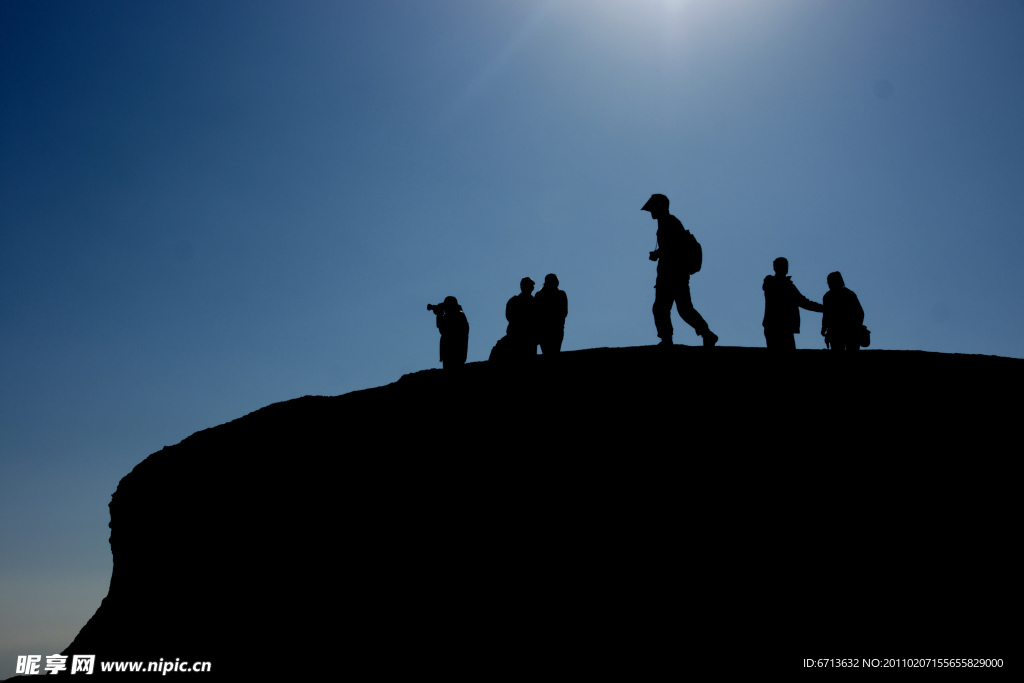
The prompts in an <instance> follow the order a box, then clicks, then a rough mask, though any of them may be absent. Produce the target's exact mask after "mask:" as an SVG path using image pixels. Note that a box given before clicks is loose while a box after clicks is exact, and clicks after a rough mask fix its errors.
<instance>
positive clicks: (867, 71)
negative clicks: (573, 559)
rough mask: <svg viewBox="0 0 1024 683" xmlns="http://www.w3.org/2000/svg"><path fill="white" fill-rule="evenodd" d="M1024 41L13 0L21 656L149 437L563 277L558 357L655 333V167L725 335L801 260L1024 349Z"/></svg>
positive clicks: (648, 12) (951, 14)
mask: <svg viewBox="0 0 1024 683" xmlns="http://www.w3.org/2000/svg"><path fill="white" fill-rule="evenodd" d="M1022 36H1024V2H1021V1H1020V0H989V1H985V2H969V1H967V0H899V1H894V0H856V1H855V2H851V1H844V0H714V1H713V2H712V1H711V0H708V1H697V0H515V1H513V0H344V1H342V0H339V1H337V2H330V1H327V0H323V1H316V2H314V1H297V0H288V1H287V2H285V1H269V0H266V1H261V0H245V1H242V0H237V1H228V0H224V1H217V0H175V1H174V2H171V1H169V0H165V1H154V2H149V1H147V2H142V1H140V0H134V1H130V2H119V1H108V0H90V1H89V2H64V1H52V0H3V1H2V2H0V678H4V677H7V676H10V675H13V674H14V656H15V655H17V654H41V655H46V654H51V653H52V652H56V651H59V650H61V649H63V648H64V647H66V646H67V645H68V643H70V641H71V640H72V638H73V637H74V636H75V634H76V633H77V631H78V629H79V628H81V626H82V625H83V624H84V623H85V621H86V620H87V619H88V618H89V617H90V616H91V615H92V613H93V612H94V611H95V609H96V608H97V607H98V605H99V602H100V599H101V598H102V597H103V596H104V595H105V594H106V591H107V587H108V583H109V578H110V570H111V566H112V562H111V556H110V551H109V545H108V543H107V538H108V536H109V530H108V528H107V522H108V521H109V515H108V510H107V503H108V502H109V500H110V495H111V493H112V492H113V491H114V489H115V488H116V486H117V483H118V481H119V479H120V478H121V477H122V476H124V475H125V474H127V473H128V472H129V471H130V470H131V469H132V467H134V465H135V464H136V463H138V462H139V461H140V460H142V459H143V458H145V457H146V456H147V455H149V454H150V453H152V452H154V451H157V450H160V449H161V448H162V447H164V446H167V445H172V444H175V443H177V442H179V441H181V440H182V439H184V438H185V437H187V436H188V435H189V434H192V433H193V432H196V431H199V430H202V429H205V428H208V427H212V426H215V425H218V424H222V423H224V422H228V421H230V420H232V419H235V418H237V417H241V416H242V415H245V414H246V413H249V412H252V411H254V410H257V409H258V408H261V407H263V406H265V405H268V404H270V403H275V402H278V401H284V400H288V399H292V398H296V397H299V396H303V395H307V394H314V395H316V394H321V395H337V394H343V393H346V392H349V391H353V390H357V389H364V388H367V387H373V386H379V385H383V384H387V383H390V382H393V381H395V380H397V379H398V378H399V377H400V376H401V375H403V374H405V373H408V372H414V371H417V370H421V369H425V368H433V367H439V366H440V364H439V362H438V357H437V353H438V334H437V330H436V328H435V327H434V319H433V318H434V317H433V315H431V314H430V313H428V312H427V311H426V304H427V303H438V302H440V301H441V300H442V299H443V298H444V297H445V296H447V295H454V296H456V297H458V299H459V301H460V303H462V305H463V307H464V310H465V312H466V315H467V317H468V318H469V322H470V326H471V331H470V339H469V360H470V361H481V360H485V359H486V358H487V354H488V353H489V351H490V349H491V346H492V345H493V344H494V342H495V341H496V340H497V339H498V338H499V337H501V336H502V335H503V334H504V330H505V325H506V322H505V319H504V306H505V302H506V300H507V299H508V298H509V297H510V296H512V295H514V294H516V293H517V292H518V283H519V280H520V278H522V277H523V276H525V275H529V276H531V277H532V278H533V279H534V280H536V281H537V282H538V283H539V282H541V280H542V279H543V277H544V275H546V274H547V273H549V272H554V273H557V274H558V276H559V279H560V280H561V283H562V288H563V289H564V290H565V291H566V292H567V293H568V296H569V318H568V320H567V324H566V331H565V343H564V346H563V348H564V349H567V350H572V349H581V348H591V347H605V346H608V347H621V346H638V345H647V344H653V343H656V342H657V338H656V335H655V330H654V324H653V320H652V316H651V310H650V309H651V303H652V302H653V298H654V290H653V289H652V287H653V284H654V276H655V265H654V264H653V263H651V262H650V261H648V260H647V252H648V251H650V250H651V249H653V248H654V241H655V240H654V232H655V228H656V224H655V223H654V222H653V221H652V220H651V219H650V216H649V214H647V213H644V212H641V211H640V207H641V206H642V205H643V204H644V202H645V201H646V199H647V198H648V197H649V196H650V195H651V194H652V193H654V192H659V193H663V194H666V195H667V196H668V197H669V198H670V199H671V201H672V205H671V211H672V213H674V214H675V215H676V216H678V217H679V218H680V219H681V220H682V222H683V224H684V225H686V227H687V228H689V229H690V230H691V231H692V232H694V234H695V235H696V236H697V238H698V239H699V240H700V242H701V244H702V245H703V248H704V267H703V270H702V271H701V272H700V273H699V274H698V275H697V276H695V277H694V279H693V283H692V292H693V300H694V304H695V306H696V307H697V309H698V310H699V311H700V312H701V313H702V314H703V316H704V317H705V318H706V319H707V321H708V322H709V324H710V326H711V329H712V330H714V331H715V332H716V333H717V334H718V335H719V336H720V338H721V341H720V342H719V343H720V344H721V345H723V346H763V345H764V337H763V335H762V328H761V316H762V314H763V310H764V298H763V294H762V291H761V282H762V280H763V278H764V276H765V275H767V274H769V273H770V272H771V263H772V260H773V259H774V258H776V257H777V256H785V257H787V258H788V259H789V262H790V273H791V275H793V280H794V282H795V283H796V284H797V286H798V287H799V288H800V290H801V291H802V292H803V293H804V294H805V295H807V296H808V297H810V298H812V299H814V300H817V301H820V300H821V296H822V294H823V293H824V292H825V291H826V289H827V287H826V284H825V277H826V275H827V274H828V273H829V272H831V271H833V270H839V271H841V272H842V273H843V275H844V276H845V279H846V282H847V285H848V286H849V287H850V288H851V289H853V290H854V291H855V292H856V293H857V294H858V296H859V297H860V300H861V303H862V304H863V306H864V309H865V312H866V320H865V322H866V324H867V326H868V327H869V328H870V329H871V330H872V348H881V349H923V350H927V351H939V352H949V353H970V354H992V355H1002V356H1012V357H1016V358H1024V334H1022V333H1024V324H1022V316H1021V301H1022V298H1024V297H1022V294H1024V278H1022V276H1021V270H1020V266H1019V264H1020V263H1021V261H1022V258H1024V230H1022V227H1024V226H1022V219H1024V125H1022V122H1024V77H1022V73H1024V40H1022V38H1021V37H1022ZM802 317H803V321H804V325H803V333H802V334H800V335H799V336H798V337H797V346H798V347H799V348H807V349H814V348H821V347H822V341H821V337H820V335H819V334H818V328H819V323H820V316H819V315H818V314H814V313H809V312H804V313H802ZM673 320H674V324H676V326H677V334H676V340H677V342H681V343H685V344H698V343H699V341H700V340H699V339H698V338H697V337H696V336H694V335H693V333H692V330H691V329H690V328H688V327H687V326H686V325H685V324H684V323H682V322H681V321H680V320H679V318H678V317H677V316H676V314H675V313H673ZM814 390H816V388H815V387H808V391H814ZM538 398H540V397H538ZM182 495H183V497H184V498H186V500H187V492H183V494H182ZM156 540H158V539H156ZM168 654H169V656H172V657H173V656H174V653H168Z"/></svg>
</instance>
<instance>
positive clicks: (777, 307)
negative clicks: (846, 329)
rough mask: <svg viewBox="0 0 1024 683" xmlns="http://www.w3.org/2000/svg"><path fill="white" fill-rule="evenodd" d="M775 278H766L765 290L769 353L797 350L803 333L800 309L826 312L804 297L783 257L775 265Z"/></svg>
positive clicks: (763, 322) (787, 262) (763, 287)
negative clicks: (798, 338)
mask: <svg viewBox="0 0 1024 683" xmlns="http://www.w3.org/2000/svg"><path fill="white" fill-rule="evenodd" d="M772 268H774V269H775V275H766V276H765V278H764V284H763V285H761V289H763V290H764V320H762V321H761V325H762V326H764V340H765V342H766V343H767V344H768V348H769V349H795V348H796V338H795V337H794V335H797V334H799V333H800V309H801V308H804V309H807V310H808V311H814V312H816V313H821V312H822V306H821V304H818V303H815V302H813V301H811V300H810V299H808V298H807V297H805V296H804V295H803V294H801V293H800V290H798V289H797V288H796V285H794V284H793V278H792V277H791V276H790V275H788V273H789V261H787V260H786V259H784V258H782V257H781V256H780V257H779V258H777V259H775V260H774V261H772Z"/></svg>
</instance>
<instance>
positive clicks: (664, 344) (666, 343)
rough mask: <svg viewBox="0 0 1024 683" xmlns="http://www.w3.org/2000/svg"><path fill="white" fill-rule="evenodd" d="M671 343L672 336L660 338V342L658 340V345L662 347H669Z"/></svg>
mask: <svg viewBox="0 0 1024 683" xmlns="http://www.w3.org/2000/svg"><path fill="white" fill-rule="evenodd" d="M672 345H673V344H672V337H666V338H665V339H662V340H661V341H660V342H658V346H659V347H661V348H663V349H664V348H669V347H670V346H672Z"/></svg>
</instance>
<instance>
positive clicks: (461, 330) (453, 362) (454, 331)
mask: <svg viewBox="0 0 1024 683" xmlns="http://www.w3.org/2000/svg"><path fill="white" fill-rule="evenodd" d="M427 310H429V311H433V312H434V316H435V317H436V318H437V330H438V332H440V333H441V366H442V367H443V368H445V369H449V368H452V367H456V366H459V365H464V364H465V363H466V352H467V351H468V349H469V321H468V320H467V319H466V314H465V313H463V311H462V306H460V305H459V302H458V300H457V299H456V298H455V297H454V296H446V297H445V298H444V301H443V302H442V303H439V304H437V305H432V304H427Z"/></svg>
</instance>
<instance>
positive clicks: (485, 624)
mask: <svg viewBox="0 0 1024 683" xmlns="http://www.w3.org/2000/svg"><path fill="white" fill-rule="evenodd" d="M1022 373H1024V361H1021V360H1016V359H1007V358H997V357H989V356H961V355H946V354H935V353H924V352H900V351H884V350H881V351H864V352H861V353H857V354H848V355H841V354H839V355H837V354H831V353H828V352H825V351H797V352H795V353H791V354H788V355H787V354H770V353H769V352H768V351H767V350H765V349H748V348H729V347H726V348H715V349H702V348H695V347H677V348H674V349H671V350H669V351H665V350H661V349H658V348H655V347H638V348H626V349H592V350H585V351H575V352H568V353H563V354H561V355H559V356H554V357H538V358H537V359H536V361H535V362H531V363H529V364H527V365H524V366H518V367H515V366H513V367H509V366H500V365H495V364H493V363H472V364H469V365H467V366H465V367H464V368H462V369H461V370H459V371H457V372H445V371H442V370H427V371H423V372H418V373H414V374H411V375H406V376H404V377H402V378H401V379H400V380H399V381H397V382H395V383H393V384H390V385H387V386H384V387H379V388H375V389H368V390H364V391H357V392H353V393H349V394H345V395H343V396H337V397H314V396H307V397H304V398H299V399H295V400H291V401H286V402H283V403H278V404H275V405H271V406H268V407H266V408H263V409H261V410H258V411H256V412H254V413H251V414H249V415H246V416H245V417H242V418H240V419H237V420H235V421H233V422H230V423H227V424H224V425H221V426H218V427H214V428H212V429H207V430H204V431H201V432H198V433H196V434H193V435H192V436H190V437H188V438H187V439H185V440H184V441H182V442H181V443H179V444H177V445H175V446H172V447H168V448H164V449H163V450H161V451H159V452H157V453H154V454H152V455H150V456H149V457H147V458H146V459H145V460H143V461H142V462H140V463H139V464H138V465H137V466H136V467H135V468H134V469H133V470H132V471H131V472H130V473H129V474H128V475H126V476H125V477H124V478H123V479H122V480H121V482H120V484H119V485H118V487H117V490H116V491H115V492H114V494H113V497H112V500H111V502H110V516H111V522H110V528H111V535H110V545H111V551H112V553H113V557H114V568H113V575H112V577H111V582H110V590H109V593H108V595H107V597H106V598H105V599H104V600H103V602H102V604H101V605H100V607H99V609H98V610H97V611H96V613H95V615H94V616H93V617H92V618H91V619H90V620H89V622H88V623H87V624H86V625H85V626H84V627H83V628H82V630H81V632H80V633H79V635H78V636H77V638H76V639H75V640H74V642H72V643H71V645H70V646H69V647H68V648H67V649H66V650H65V651H64V654H73V653H81V654H94V655H96V656H97V660H103V661H108V660H146V661H157V660H160V659H162V660H164V661H174V660H176V659H180V660H181V661H209V662H211V665H212V668H211V671H210V672H209V673H206V674H203V675H202V678H203V680H213V679H217V680H222V679H226V678H232V679H234V678H241V677H246V676H253V675H259V676H267V675H275V674H280V675H285V676H293V675H295V674H296V673H297V672H298V671H319V672H325V671H326V672H333V671H337V672H346V671H348V672H351V671H360V672H369V673H372V674H373V676H372V677H385V676H388V677H390V676H392V675H395V674H408V673H412V672H418V673H422V672H427V671H431V672H440V673H444V674H447V675H459V674H465V675H473V676H478V675H480V674H483V675H488V674H491V673H492V672H505V671H516V670H518V671H521V672H533V673H536V672H540V671H543V672H545V673H569V672H572V673H574V674H579V673H581V672H585V671H588V670H589V671H601V672H608V671H613V670H616V669H618V670H620V671H622V672H630V673H633V674H635V673H637V672H638V671H640V670H641V669H645V668H647V667H650V669H651V670H652V671H664V670H666V667H668V670H670V671H685V670H691V667H692V666H695V665H700V666H702V667H703V666H712V667H729V666H737V665H752V666H754V667H755V670H758V669H760V670H771V669H770V668H761V667H764V666H766V665H765V660H764V657H771V658H774V659H778V660H787V661H789V662H790V663H789V664H787V665H786V666H787V667H788V666H798V664H792V662H799V659H800V658H805V657H858V658H860V657H890V656H899V657H915V656H920V657H926V656H927V657H933V656H934V657H1006V656H1009V653H1010V650H1007V649H1003V647H1004V644H1007V643H1009V642H1010V639H1009V635H1008V634H1007V633H1006V632H1005V630H1004V627H1003V626H1002V624H1003V623H1004V617H1006V616H1007V615H1008V614H1010V613H1011V612H1013V613H1015V612H1016V605H1015V604H1014V605H1011V604H1010V602H1009V595H1010V594H1011V584H1014V587H1015V583H1016V577H1017V576H1018V575H1019V570H1020V568H1019V564H1018V563H1019V560H1018V559H1017V555H1016V553H1015V552H1012V550H1011V546H1012V545H1015V543H1013V542H1012V540H1013V539H1016V537H1017V536H1016V531H1017V523H1016V521H1015V513H1014V511H1013V506H1012V505H1011V501H1012V500H1013V498H1012V496H1013V495H1014V493H1015V491H1014V489H1015V488H1016V482H1017V479H1016V475H1015V474H1013V473H1015V472H1016V468H1015V467H1013V466H1012V464H1011V463H1012V460H1014V458H1012V457H1011V452H1012V451H1011V449H1009V448H1008V447H1007V445H1006V444H1007V443H1011V444H1012V443H1013V442H1014V441H1015V439H1014V438H1013V436H1014V435H1013V434H1011V429H1012V428H1013V427H1014V426H1015V425H1016V422H1017V420H1016V418H1017V415H1016V412H1017V411H1016V409H1015V407H1014V405H1013V404H1014V403H1015V402H1014V401H1011V400H1009V399H1008V398H1006V395H1007V394H1006V390H1005V387H1006V386H1013V385H1016V384H1018V383H1019V380H1020V379H1021V376H1022ZM715 662H717V664H715ZM709 670H727V668H726V669H721V668H718V669H715V668H712V669H709ZM97 675H100V676H101V677H102V674H100V673H99V672H97ZM152 675H153V674H150V676H152ZM112 677H114V675H112ZM116 678H117V679H118V680H126V679H125V674H117V675H116Z"/></svg>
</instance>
